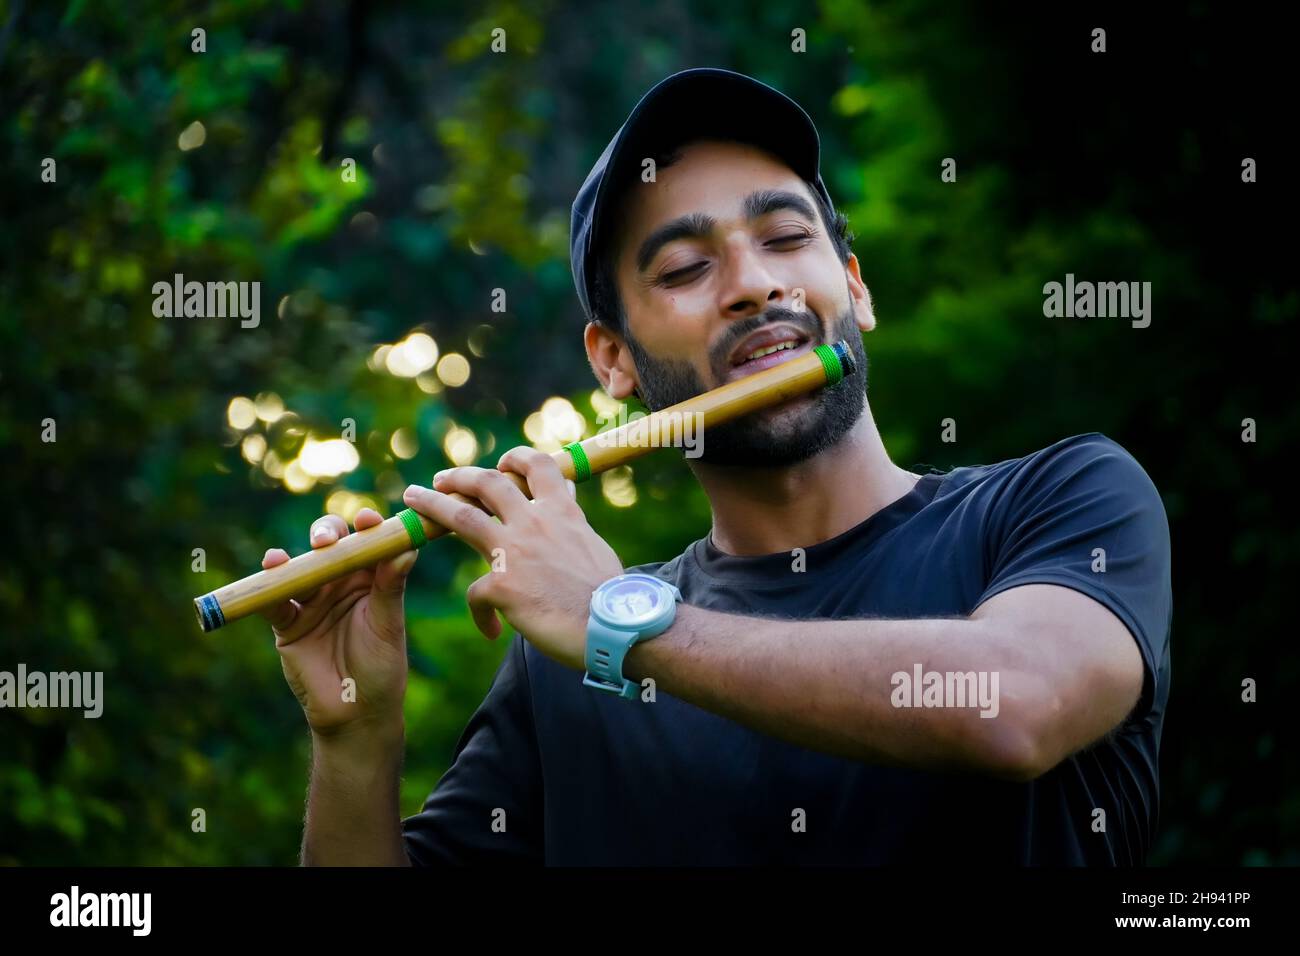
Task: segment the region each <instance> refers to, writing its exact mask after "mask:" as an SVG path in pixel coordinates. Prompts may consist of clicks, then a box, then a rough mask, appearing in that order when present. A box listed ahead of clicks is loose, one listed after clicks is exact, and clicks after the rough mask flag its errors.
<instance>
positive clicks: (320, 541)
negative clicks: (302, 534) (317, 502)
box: [308, 515, 348, 548]
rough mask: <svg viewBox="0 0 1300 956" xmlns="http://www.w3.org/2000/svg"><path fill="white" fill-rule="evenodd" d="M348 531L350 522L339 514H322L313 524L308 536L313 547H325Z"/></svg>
mask: <svg viewBox="0 0 1300 956" xmlns="http://www.w3.org/2000/svg"><path fill="white" fill-rule="evenodd" d="M347 533H348V523H347V522H346V521H344V520H343V519H342V518H340V517H339V516H338V515H321V516H320V517H319V518H317V519H316V520H315V521H313V522H312V524H311V531H310V533H309V534H308V537H309V538H311V546H312V547H313V548H323V547H325V546H326V545H328V544H333V543H334V542H335V541H337V540H338V539H339V538H342V537H344V536H345V535H347Z"/></svg>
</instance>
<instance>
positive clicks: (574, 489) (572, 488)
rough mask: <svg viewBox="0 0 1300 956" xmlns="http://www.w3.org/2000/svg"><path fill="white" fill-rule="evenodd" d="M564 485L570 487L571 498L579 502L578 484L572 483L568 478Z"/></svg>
mask: <svg viewBox="0 0 1300 956" xmlns="http://www.w3.org/2000/svg"><path fill="white" fill-rule="evenodd" d="M564 483H565V484H566V485H567V486H568V487H569V497H570V498H572V499H573V500H574V501H577V500H578V486H577V484H576V483H574V482H572V481H570V480H569V479H568V478H565V479H564Z"/></svg>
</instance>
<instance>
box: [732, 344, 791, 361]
mask: <svg viewBox="0 0 1300 956" xmlns="http://www.w3.org/2000/svg"><path fill="white" fill-rule="evenodd" d="M798 347H799V346H798V345H796V344H795V343H794V342H782V343H781V344H780V345H771V346H768V347H767V348H765V349H754V351H752V352H750V353H749V354H748V355H746V356H745V361H746V362H750V361H753V360H754V359H756V358H762V357H763V356H764V355H771V354H772V353H773V352H780V351H782V350H784V349H797V348H798Z"/></svg>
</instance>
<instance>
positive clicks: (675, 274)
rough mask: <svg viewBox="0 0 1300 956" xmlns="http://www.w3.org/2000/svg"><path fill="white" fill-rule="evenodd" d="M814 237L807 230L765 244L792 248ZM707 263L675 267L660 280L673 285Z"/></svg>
mask: <svg viewBox="0 0 1300 956" xmlns="http://www.w3.org/2000/svg"><path fill="white" fill-rule="evenodd" d="M812 238H813V236H811V235H810V234H808V233H806V232H792V233H789V234H788V235H785V236H777V237H776V238H774V239H769V240H768V241H767V242H765V243H764V245H766V246H771V245H774V244H777V243H781V244H783V245H786V247H787V248H791V247H790V246H789V245H788V244H789V243H794V242H797V243H800V244H803V243H806V242H809V241H811V240H812ZM707 265H708V263H707V262H696V263H692V264H691V265H689V266H687V267H686V268H684V269H674V270H673V271H672V272H669V273H666V274H664V275H663V276H662V277H660V280H659V281H660V283H661V284H663V285H671V284H673V283H674V282H678V281H680V280H682V279H685V278H686V277H687V276H689V275H690V274H691V273H693V272H695V271H696V270H697V269H701V268H703V267H704V266H707Z"/></svg>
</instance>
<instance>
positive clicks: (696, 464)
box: [691, 405, 918, 556]
mask: <svg viewBox="0 0 1300 956" xmlns="http://www.w3.org/2000/svg"><path fill="white" fill-rule="evenodd" d="M691 468H692V470H693V471H694V472H695V477H696V478H697V479H698V481H699V482H700V484H701V485H702V486H703V488H704V493H705V494H706V495H708V497H709V503H710V505H711V506H712V508H713V532H712V533H713V544H714V546H715V547H717V548H718V549H719V550H720V551H723V552H724V553H726V554H732V555H737V556H752V555H760V554H774V553H776V552H778V551H790V550H793V549H794V548H801V547H803V548H806V547H809V546H810V545H814V544H818V543H820V542H822V541H826V540H829V539H830V538H833V537H835V536H836V535H839V534H843V533H844V532H845V531H848V530H849V529H850V528H852V527H853V526H855V525H857V524H860V523H862V522H863V521H866V520H867V519H868V518H870V517H871V516H872V515H873V514H875V513H876V512H877V511H879V510H880V509H882V508H884V507H886V506H887V505H889V504H892V503H893V502H895V501H897V500H898V499H899V498H901V497H903V496H904V495H905V494H907V493H908V492H909V491H911V490H912V487H913V486H914V485H915V484H916V482H917V480H918V476H917V475H914V474H912V473H910V472H908V471H906V470H904V469H902V468H899V467H898V466H897V465H895V464H894V463H893V462H891V461H890V460H889V455H888V454H886V452H885V446H884V443H883V442H882V441H881V440H880V433H879V432H878V431H877V430H876V422H875V419H874V418H872V416H871V407H870V406H869V405H868V406H866V407H864V409H863V412H862V417H861V418H859V419H858V421H857V423H856V424H855V425H854V426H853V428H852V429H851V430H850V431H849V432H848V433H846V434H845V435H844V437H843V438H842V439H840V441H839V443H838V444H836V445H834V446H833V447H831V448H828V449H826V450H825V451H823V452H822V453H821V454H819V455H814V456H813V457H812V458H809V459H808V460H807V461H802V462H800V463H799V464H797V465H787V466H780V467H773V468H737V467H728V466H725V465H710V464H708V463H707V462H702V461H692V462H691Z"/></svg>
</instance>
